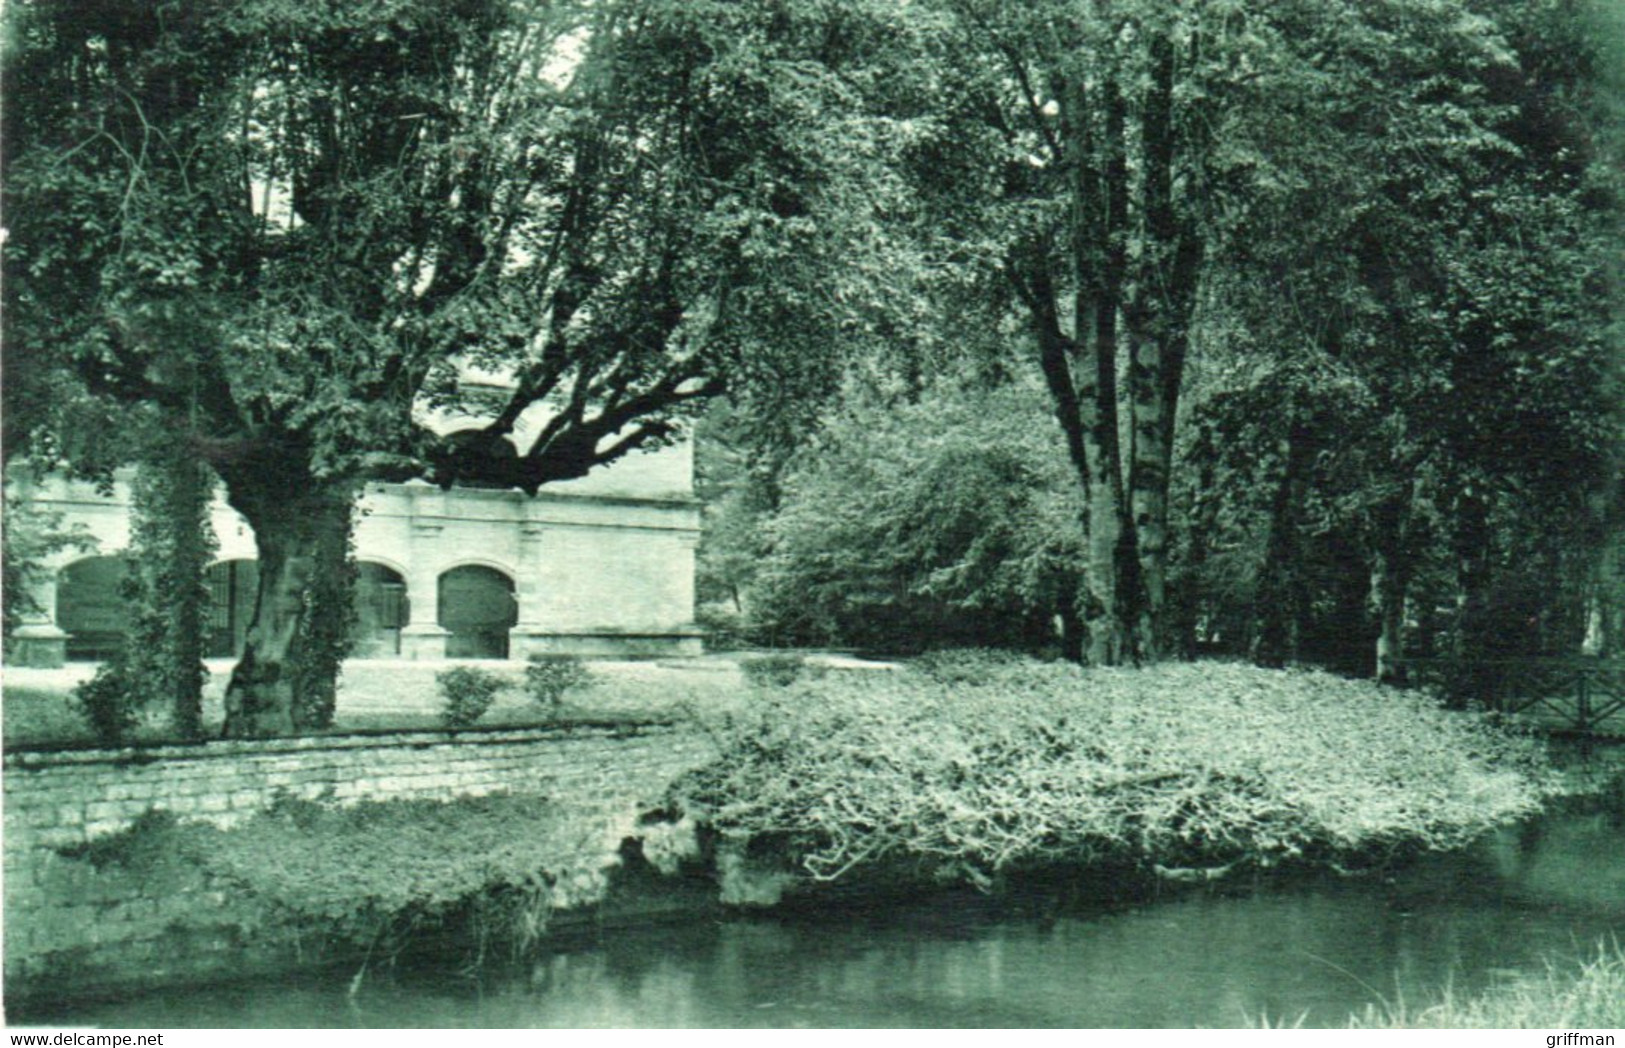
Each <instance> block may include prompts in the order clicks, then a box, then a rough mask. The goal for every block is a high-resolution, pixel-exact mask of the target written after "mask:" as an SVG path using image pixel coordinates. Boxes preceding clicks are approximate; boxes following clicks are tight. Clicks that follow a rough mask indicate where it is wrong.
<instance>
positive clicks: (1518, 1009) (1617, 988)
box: [1349, 943, 1625, 1030]
mask: <svg viewBox="0 0 1625 1048" xmlns="http://www.w3.org/2000/svg"><path fill="white" fill-rule="evenodd" d="M1349 1025H1350V1026H1354V1027H1359V1028H1364V1029H1430V1030H1539V1029H1546V1030H1599V1029H1601V1030H1613V1029H1625V947H1621V946H1620V945H1619V944H1618V943H1614V944H1612V945H1610V946H1605V947H1601V948H1599V949H1598V951H1597V956H1596V957H1595V958H1593V959H1592V960H1590V961H1586V962H1584V963H1582V964H1581V965H1580V966H1579V967H1578V970H1576V969H1574V968H1572V967H1568V968H1563V967H1556V966H1554V967H1551V968H1548V969H1547V971H1546V972H1545V974H1544V975H1542V976H1539V977H1526V978H1522V979H1518V980H1515V981H1512V982H1509V983H1506V984H1505V985H1502V986H1498V987H1496V988H1495V989H1493V990H1490V991H1488V992H1486V993H1484V994H1482V995H1480V996H1478V997H1471V998H1466V999H1458V998H1457V997H1455V996H1454V995H1453V994H1450V993H1446V994H1445V995H1444V996H1443V997H1442V998H1441V999H1440V1000H1439V1001H1437V1002H1435V1003H1433V1004H1430V1005H1426V1006H1424V1007H1422V1008H1419V1009H1410V1008H1407V1007H1405V1006H1404V1005H1403V1004H1385V1005H1382V1006H1380V1007H1377V1006H1373V1007H1371V1008H1368V1009H1367V1010H1366V1011H1365V1012H1364V1013H1363V1014H1361V1015H1358V1016H1355V1017H1354V1018H1353V1019H1352V1020H1350V1023H1349Z"/></svg>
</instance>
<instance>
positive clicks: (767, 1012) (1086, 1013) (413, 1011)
mask: <svg viewBox="0 0 1625 1048" xmlns="http://www.w3.org/2000/svg"><path fill="white" fill-rule="evenodd" d="M1012 903H1014V905H1012ZM1610 936H1611V937H1614V938H1616V939H1618V940H1619V941H1620V942H1625V823H1622V822H1621V820H1620V819H1619V818H1618V817H1617V816H1616V817H1612V818H1610V817H1607V816H1584V817H1567V818H1561V819H1548V820H1546V821H1545V822H1544V823H1543V824H1541V825H1540V826H1538V827H1533V828H1529V829H1527V830H1525V831H1523V832H1521V833H1520V832H1518V831H1508V832H1507V833H1504V834H1502V835H1500V836H1499V837H1498V838H1496V839H1495V840H1492V841H1488V842H1486V843H1485V844H1484V845H1483V846H1481V847H1478V848H1476V849H1473V850H1472V851H1470V852H1466V853H1462V854H1457V855H1451V856H1443V857H1436V858H1434V859H1431V860H1428V861H1426V862H1423V863H1421V864H1419V865H1417V866H1415V867H1414V868H1411V869H1408V870H1406V871H1405V872H1403V873H1401V874H1399V875H1397V876H1393V877H1388V878H1384V877H1374V878H1359V879H1345V878H1340V877H1337V876H1334V875H1331V874H1327V875H1326V876H1324V877H1314V878H1291V879H1285V878H1277V879H1271V880H1265V881H1260V882H1258V883H1256V884H1255V883H1252V882H1245V883H1241V884H1236V885H1229V886H1226V887H1225V888H1224V889H1223V890H1222V891H1213V890H1206V889H1198V890H1194V891H1192V890H1185V891H1180V892H1170V893H1165V894H1164V895H1163V896H1162V897H1161V898H1160V899H1157V900H1154V901H1148V902H1144V903H1141V904H1137V905H1134V906H1132V907H1102V906H1100V905H1098V904H1090V903H1086V902H1085V903H1070V904H1066V905H1064V906H1063V905H1061V904H1058V903H1054V902H1052V901H1050V900H1048V899H1046V898H1043V897H1029V898H1024V899H1017V900H1008V899H1007V900H1003V901H1000V902H993V901H990V900H987V899H985V898H982V897H978V896H975V895H972V894H966V893H958V894H956V893H944V894H938V895H935V896H933V897H931V898H929V899H924V900H919V901H913V902H909V903H906V904H898V903H896V902H895V901H894V902H891V903H886V904H879V905H873V906H870V907H868V908H851V909H846V910H842V911H839V912H834V913H824V914H822V915H819V916H810V915H806V914H797V915H779V916H761V917H743V918H729V919H722V920H718V919H711V918H707V919H704V920H697V921H693V922H689V923H685V924H681V925H676V926H664V927H651V928H643V929H636V930H630V931H628V930H619V931H615V932H606V933H604V934H603V935H601V936H599V937H598V938H597V939H596V940H595V941H587V942H580V943H577V944H575V945H572V946H571V947H569V948H567V949H561V950H558V951H557V952H554V953H551V954H548V955H546V956H543V957H542V958H541V959H539V960H538V961H536V962H535V963H533V964H528V965H524V966H521V967H514V968H509V969H505V970H497V971H489V970H488V971H487V972H486V973H485V974H484V975H483V976H482V977H481V978H480V979H479V980H477V981H476V980H474V979H471V978H468V977H464V976H459V975H458V974H456V972H455V970H454V968H453V966H451V965H442V966H439V967H437V968H435V969H432V970H431V969H417V970H405V971H397V972H395V973H394V974H393V975H392V976H376V977H372V978H370V979H369V980H368V982H367V983H366V985H365V987H364V988H363V990H362V992H361V993H360V994H358V995H357V996H356V997H355V998H354V999H349V998H347V997H346V995H345V989H346V987H345V983H346V981H347V977H348V974H349V973H342V974H332V973H329V974H326V975H305V976H301V977H298V978H293V979H289V980H286V981H282V982H274V983H258V984H253V985H246V986H244V985H239V986H226V987H215V988H206V989H201V990H189V991H175V992H171V993H159V994H149V995H146V996H143V997H139V998H135V999H132V1000H127V1001H122V1002H116V1003H107V1004H96V1005H85V1006H80V1007H76V1008H74V1009H72V1010H71V1011H64V1012H63V1013H62V1014H60V1015H50V1016H38V1017H29V1018H30V1021H38V1022H53V1023H73V1024H75V1025H81V1024H86V1025H88V1024H100V1025H107V1026H119V1027H172V1026H219V1027H287V1026H297V1027H303V1026H328V1027H343V1026H359V1027H374V1026H404V1027H419V1026H423V1027H801V1026H806V1027H887V1026H893V1027H895V1026H903V1027H931V1026H937V1027H1044V1026H1062V1027H1196V1026H1208V1027H1234V1026H1243V1025H1249V1024H1253V1023H1256V1022H1257V1021H1258V1020H1259V1019H1260V1018H1261V1017H1266V1016H1267V1017H1269V1018H1270V1019H1271V1020H1272V1021H1277V1022H1279V1021H1297V1020H1298V1019H1299V1018H1300V1017H1301V1018H1302V1020H1303V1022H1304V1023H1305V1024H1307V1025H1310V1026H1326V1025H1342V1024H1343V1023H1344V1022H1345V1021H1346V1020H1347V1018H1348V1016H1349V1014H1350V1013H1351V1012H1356V1011H1359V1010H1360V1009H1362V1008H1364V1007H1366V1006H1367V1005H1371V1004H1381V1003H1383V1002H1387V1003H1401V1002H1403V1003H1404V1004H1405V1005H1407V1006H1409V1007H1415V1006H1416V1005H1418V1004H1419V1003H1424V1002H1426V1001H1429V1000H1432V999H1434V998H1436V996H1437V995H1438V993H1439V992H1440V991H1441V990H1443V989H1444V988H1445V987H1447V986H1448V987H1450V988H1452V990H1453V991H1454V992H1456V993H1458V994H1459V993H1475V992H1478V991H1481V990H1483V989H1484V988H1486V987H1489V986H1491V985H1493V984H1494V983H1495V982H1496V981H1498V980H1503V979H1506V978H1509V977H1513V976H1515V975H1517V974H1519V973H1531V972H1539V971H1541V970H1543V967H1544V965H1545V964H1546V963H1547V961H1548V960H1549V959H1552V960H1557V961H1559V962H1563V961H1567V960H1569V959H1573V958H1578V957H1582V956H1586V955H1590V954H1593V953H1594V952H1595V949H1596V944H1597V942H1598V940H1599V939H1600V938H1605V937H1610Z"/></svg>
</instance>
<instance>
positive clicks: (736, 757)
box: [675, 659, 1552, 886]
mask: <svg viewBox="0 0 1625 1048" xmlns="http://www.w3.org/2000/svg"><path fill="white" fill-rule="evenodd" d="M945 661H946V663H947V664H946V665H944V664H943V663H944V662H945ZM959 661H960V662H962V663H964V665H958V664H955V662H954V660H942V659H938V660H935V661H934V662H933V663H932V664H930V665H928V666H927V667H926V672H919V671H905V672H901V673H892V674H884V675H882V674H873V675H869V674H863V675H836V676H831V677H829V678H826V679H824V680H820V681H802V682H798V683H796V684H794V685H792V686H790V687H788V688H782V689H770V690H766V691H763V692H762V693H761V694H759V696H758V697H757V699H756V701H755V703H754V704H753V706H752V707H751V709H749V710H748V711H744V712H742V713H737V714H730V715H726V716H724V717H722V718H720V719H716V720H713V722H712V724H711V729H712V730H713V732H714V733H715V735H716V738H717V740H718V742H719V744H720V746H721V755H720V757H719V758H718V759H717V760H716V761H715V762H713V763H712V764H710V765H708V766H707V767H705V768H703V769H701V770H700V771H698V772H695V773H692V774H690V775H689V776H687V777H685V778H684V779H683V780H680V781H679V783H678V784H677V786H676V787H675V795H676V798H677V800H678V803H679V804H680V805H681V806H682V807H683V808H684V809H685V810H686V811H688V812H689V813H690V814H691V815H693V816H694V817H695V818H697V819H698V820H699V821H701V822H704V823H708V824H709V825H710V826H711V827H712V828H713V829H715V830H716V831H718V832H719V833H721V834H722V835H723V837H725V838H727V839H729V840H732V841H735V842H740V841H745V842H748V841H753V840H754V841H756V842H758V843H759V844H760V843H762V842H771V843H772V846H773V847H777V848H779V849H780V850H782V851H785V852H788V853H789V855H790V857H791V858H792V859H794V860H795V861H797V862H799V864H800V866H801V867H802V868H803V869H804V870H805V871H806V872H807V873H809V874H810V875H811V876H812V877H814V878H818V879H833V878H836V877H839V876H841V875H843V874H845V873H846V872H847V871H849V870H852V869H855V868H858V867H863V866H866V865H873V864H876V863H881V862H895V861H905V862H911V863H923V864H925V865H926V866H928V867H931V868H932V872H933V873H934V874H935V875H937V876H939V877H962V878H964V879H967V880H969V881H971V882H973V883H977V884H979V885H984V886H986V885H989V884H991V883H992V881H993V879H994V878H996V877H997V876H998V875H999V874H1001V873H1002V872H1004V871H1006V870H1008V869H1011V868H1015V867H1020V866H1023V865H1028V866H1031V865H1039V864H1051V863H1090V862H1096V861H1111V862H1125V861H1126V862H1130V863H1134V864H1138V865H1141V866H1144V867H1152V868H1156V867H1159V866H1163V864H1166V867H1164V868H1163V869H1161V870H1158V872H1159V873H1169V872H1173V873H1178V872H1181V871H1187V872H1188V871H1192V870H1193V869H1194V868H1198V867H1200V868H1202V870H1203V871H1205V870H1209V869H1215V870H1216V869H1221V868H1228V867H1230V866H1232V865H1234V864H1235V863H1237V862H1247V863H1257V864H1259V865H1264V866H1269V865H1274V864H1276V863H1280V862H1283V861H1314V860H1319V861H1327V862H1338V863H1340V864H1343V865H1345V866H1347V865H1353V864H1356V863H1358V862H1369V861H1373V860H1375V859H1378V858H1382V857H1386V856H1390V855H1392V854H1393V853H1395V852H1400V851H1404V850H1408V849H1417V850H1420V849H1448V848H1453V847H1457V846H1460V845H1462V844H1465V843H1467V842H1468V841H1470V840H1472V839H1473V838H1474V837H1476V836H1478V835H1479V834H1480V833H1482V832H1484V831H1485V830H1487V829H1489V828H1491V827H1493V826H1496V825H1498V824H1501V823H1504V822H1506V821H1509V820H1512V819H1515V818H1518V817H1520V816H1522V815H1526V814H1529V813H1531V812H1533V811H1535V810H1536V809H1537V808H1538V807H1539V805H1540V802H1541V800H1542V798H1543V797H1544V796H1545V795H1546V793H1547V792H1548V791H1549V790H1550V789H1551V788H1552V786H1551V784H1550V775H1549V772H1548V770H1547V768H1546V766H1545V764H1544V758H1543V756H1542V754H1541V751H1540V750H1539V748H1538V746H1536V745H1535V744H1534V743H1533V742H1532V741H1530V740H1525V739H1521V738H1517V737H1514V736H1512V735H1508V734H1505V733H1502V732H1500V731H1498V730H1496V729H1494V728H1493V727H1492V726H1491V725H1490V724H1488V723H1487V722H1486V721H1484V720H1483V719H1481V718H1478V717H1475V716H1472V715H1467V714H1459V713H1451V712H1446V711H1445V710H1443V709H1441V708H1439V706H1438V705H1437V704H1436V703H1435V702H1433V701H1432V700H1431V699H1429V698H1427V697H1426V696H1424V695H1419V694H1413V693H1406V692H1401V691H1396V690H1391V689H1385V688H1379V687H1377V686H1376V685H1374V684H1370V683H1366V682H1359V681H1350V680H1345V679H1342V678H1338V677H1333V676H1330V675H1328V674H1324V673H1315V672H1297V671H1292V672H1282V671H1271V670H1260V669H1255V668H1252V667H1247V666H1240V665H1228V664H1211V663H1204V664H1172V665H1165V666H1158V667H1154V668H1149V669H1141V670H1081V669H1079V668H1077V667H1074V666H1071V665H1068V664H1045V663H1039V662H1034V661H1022V662H1013V663H1009V664H1007V665H997V664H993V663H991V662H990V661H989V660H985V659H972V660H959ZM972 664H974V665H972ZM758 850H759V849H758ZM1167 867H1174V868H1175V869H1174V870H1172V871H1170V870H1168V869H1167Z"/></svg>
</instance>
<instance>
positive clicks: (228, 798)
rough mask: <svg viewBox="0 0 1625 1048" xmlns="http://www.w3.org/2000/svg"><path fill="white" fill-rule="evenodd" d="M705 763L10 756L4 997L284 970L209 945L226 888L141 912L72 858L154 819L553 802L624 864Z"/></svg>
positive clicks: (228, 819)
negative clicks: (670, 798) (667, 800)
mask: <svg viewBox="0 0 1625 1048" xmlns="http://www.w3.org/2000/svg"><path fill="white" fill-rule="evenodd" d="M712 752H713V751H712V749H711V745H710V743H709V741H708V740H707V739H706V738H705V737H704V736H702V735H700V734H697V733H693V732H690V731H687V730H684V729H682V728H679V727H677V726H674V725H668V724H644V725H624V724H623V725H610V724H604V725H572V726H561V727H544V728H522V729H481V730H473V731H464V732H457V733H449V732H410V733H379V734H364V735H346V736H326V737H316V738H306V739H275V740H257V741H221V742H209V743H202V744H197V745H183V746H165V747H154V748H146V749H125V750H60V751H43V750H35V751H19V752H9V753H7V754H6V755H5V761H4V765H5V776H4V801H5V838H4V858H5V864H4V873H5V976H6V987H5V988H6V995H7V997H8V998H11V999H13V1000H16V999H19V998H20V997H21V998H36V999H37V998H38V997H40V996H41V995H46V996H49V995H52V994H53V991H54V990H55V988H58V987H60V988H61V990H62V991H63V992H69V991H70V990H71V992H72V993H74V994H76V995H77V994H84V993H91V992H97V991H98V990H102V989H116V988H119V987H121V986H130V987H132V988H133V987H138V986H155V985H162V984H164V983H169V982H175V981H183V980H195V979H204V978H208V977H210V976H211V975H216V976H217V975H220V974H222V973H224V972H227V971H229V972H231V973H234V974H242V973H248V972H252V971H265V970H273V969H275V968H278V967H286V966H287V965H288V964H289V963H291V960H292V954H291V953H290V949H289V943H287V942H286V941H275V939H274V937H270V938H267V939H265V940H262V941H259V942H244V941H242V937H241V935H240V934H237V933H236V932H234V931H233V930H232V929H229V928H226V927H222V928H221V929H219V931H218V932H217V933H208V934H201V935H200V934H199V933H198V931H197V925H198V923H199V922H198V914H199V912H200V909H201V910H203V911H206V910H207V909H208V908H209V907H216V908H222V907H224V905H225V903H226V898H225V894H224V890H223V886H221V885H213V884H206V883H202V882H201V881H200V882H199V883H176V884H166V885H163V886H153V888H152V889H151V890H146V889H143V890H141V891H140V892H138V893H136V895H135V896H134V897H132V889H131V886H130V882H129V879H128V878H120V877H115V876H110V875H109V874H108V873H105V872H99V871H98V870H97V869H96V868H95V867H94V866H93V865H92V864H91V863H89V862H86V861H84V860H83V859H76V858H72V857H69V856H65V855H64V854H63V853H64V851H67V852H69V853H71V852H72V851H73V849H74V848H75V847H76V846H80V845H84V844H87V843H90V842H93V841H95V840H97V839H98V838H104V837H107V836H108V835H111V834H114V833H117V832H119V831H121V830H124V829H127V828H128V827H129V826H131V825H132V824H133V823H134V822H135V821H136V820H137V819H138V818H140V817H141V816H142V815H143V814H145V813H147V812H149V811H155V810H156V811H167V812H171V813H173V814H174V815H175V816H176V817H178V818H181V819H184V820H201V821H208V822H211V823H214V824H215V825H218V826H222V827H224V826H230V825H232V824H234V823H236V822H239V821H241V820H242V819H245V818H247V817H249V816H251V815H253V814H254V813H256V812H260V811H264V810H265V809H267V808H268V807H270V806H271V804H272V803H273V802H274V801H275V800H276V799H278V798H279V797H283V796H293V797H298V798H303V799H308V800H319V799H324V798H326V799H331V800H333V801H334V802H336V803H339V804H348V803H354V802H356V801H359V800H362V799H369V800H392V799H421V798H432V799H446V800H449V799H453V798H462V797H477V796H482V795H486V794H491V793H496V792H505V793H509V794H515V795H529V796H537V797H545V798H547V799H548V800H550V801H552V802H554V804H556V805H557V806H558V807H560V808H563V809H565V810H568V811H570V812H571V817H572V819H573V818H575V817H576V815H577V814H578V813H579V816H580V817H581V818H582V819H584V820H589V821H590V823H591V830H593V831H598V830H601V833H600V834H599V836H602V837H603V838H604V839H603V841H602V842H601V843H602V845H603V847H605V848H606V849H608V851H610V852H613V849H614V845H615V843H616V842H617V841H618V839H619V836H620V835H624V834H625V833H627V832H629V831H630V828H631V827H632V825H633V823H634V822H635V820H636V817H637V816H638V815H639V814H640V813H642V812H644V811H647V810H649V809H650V808H652V807H654V806H656V805H658V804H659V802H660V800H661V796H662V794H663V793H664V791H665V788H666V786H667V785H668V784H669V783H670V782H671V781H672V780H673V779H674V778H675V777H676V776H677V775H679V774H681V773H682V772H683V771H686V770H688V769H690V768H693V767H696V766H698V765H699V764H701V763H703V762H704V761H705V760H706V759H707V758H708V757H709V756H710V755H711V753H712ZM588 836H589V837H591V836H592V833H591V832H589V833H588ZM183 916H184V917H185V918H186V920H185V921H184V922H183V921H179V920H178V918H180V917H183ZM204 923H206V921H205V922H204ZM182 924H185V925H186V926H187V927H189V928H190V929H191V930H190V931H186V932H184V933H183V932H182V931H180V930H179V929H180V926H181V925H182Z"/></svg>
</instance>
